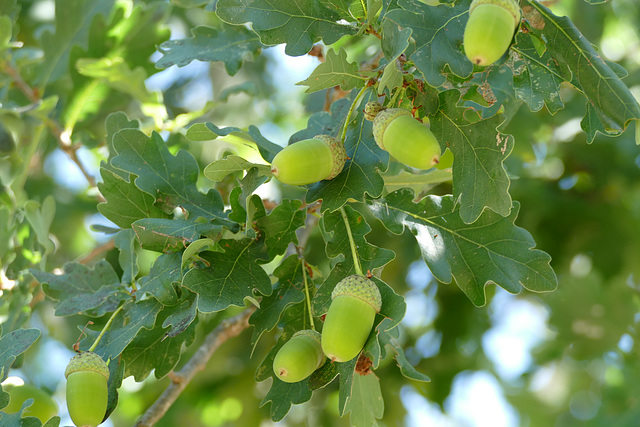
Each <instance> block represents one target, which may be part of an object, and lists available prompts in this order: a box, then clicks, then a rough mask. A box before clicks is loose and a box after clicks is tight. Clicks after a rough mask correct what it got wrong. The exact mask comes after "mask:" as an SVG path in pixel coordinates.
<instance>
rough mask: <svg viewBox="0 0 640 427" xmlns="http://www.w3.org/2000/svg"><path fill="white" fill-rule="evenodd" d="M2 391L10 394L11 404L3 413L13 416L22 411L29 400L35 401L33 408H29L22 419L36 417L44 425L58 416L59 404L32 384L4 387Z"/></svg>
mask: <svg viewBox="0 0 640 427" xmlns="http://www.w3.org/2000/svg"><path fill="white" fill-rule="evenodd" d="M2 389H3V390H4V391H6V392H7V393H9V404H8V405H7V406H5V407H4V408H3V409H2V411H4V412H6V413H8V414H12V413H15V412H18V411H19V410H20V409H22V404H23V403H24V401H25V400H27V399H33V403H32V404H31V406H28V407H27V408H26V409H25V410H24V412H23V413H22V417H23V418H24V417H36V418H38V419H39V420H40V421H41V422H42V424H44V423H46V422H47V421H48V420H49V419H50V418H52V417H55V416H56V415H58V404H57V403H56V401H55V400H53V397H51V395H50V394H49V393H47V392H46V391H44V390H40V389H39V388H37V387H34V386H32V385H30V384H24V385H12V384H8V385H3V386H2Z"/></svg>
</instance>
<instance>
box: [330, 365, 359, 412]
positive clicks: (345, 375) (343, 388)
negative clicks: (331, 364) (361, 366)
mask: <svg viewBox="0 0 640 427" xmlns="http://www.w3.org/2000/svg"><path fill="white" fill-rule="evenodd" d="M357 362H358V358H357V357H355V358H353V359H352V360H350V361H348V362H344V363H337V362H336V363H335V364H336V365H337V370H338V375H339V377H338V383H339V385H340V389H339V391H338V414H340V416H341V417H342V416H344V414H346V413H347V406H348V404H349V399H350V398H351V390H352V386H353V376H354V374H355V370H356V363H357Z"/></svg>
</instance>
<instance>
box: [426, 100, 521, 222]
mask: <svg viewBox="0 0 640 427" xmlns="http://www.w3.org/2000/svg"><path fill="white" fill-rule="evenodd" d="M459 98H460V92H458V91H457V90H455V89H452V90H448V91H446V92H441V93H440V109H439V111H438V113H437V114H436V115H435V116H433V117H432V118H431V131H432V132H433V134H434V135H435V136H436V138H437V139H438V142H439V143H440V146H441V147H442V149H443V151H444V149H445V148H447V147H448V148H449V149H450V150H451V151H452V152H453V157H454V158H455V161H454V162H453V196H454V197H455V199H456V200H459V203H460V205H461V207H460V217H461V218H462V219H463V221H464V222H466V223H472V222H474V221H476V220H477V219H478V218H479V217H480V215H481V214H482V212H483V211H484V210H485V208H489V209H491V210H493V211H494V212H497V213H499V214H500V215H502V216H507V215H509V211H510V209H511V196H510V195H509V178H508V176H507V172H506V171H505V169H504V166H503V162H504V159H505V158H506V157H507V156H508V155H509V154H510V153H511V150H512V148H513V138H512V137H511V135H503V134H501V133H500V132H499V131H498V130H497V128H498V127H499V126H500V125H501V124H502V122H503V121H504V120H505V118H504V117H503V116H502V115H495V116H493V117H490V118H488V119H484V120H480V121H477V122H474V123H472V122H469V121H468V120H467V119H466V118H465V116H464V113H465V108H462V107H459V106H458V105H457V104H458V101H459Z"/></svg>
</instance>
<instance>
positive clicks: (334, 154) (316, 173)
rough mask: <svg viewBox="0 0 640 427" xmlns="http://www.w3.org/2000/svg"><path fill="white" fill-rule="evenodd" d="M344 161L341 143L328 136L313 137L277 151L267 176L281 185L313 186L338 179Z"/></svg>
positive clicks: (345, 157)
mask: <svg viewBox="0 0 640 427" xmlns="http://www.w3.org/2000/svg"><path fill="white" fill-rule="evenodd" d="M346 161H347V151H346V150H345V148H344V144H342V143H341V142H340V141H338V140H337V139H335V138H332V137H330V136H328V135H316V136H314V137H313V138H311V139H305V140H303V141H298V142H296V143H293V144H291V145H288V146H286V147H285V148H283V149H282V150H281V151H280V152H278V154H276V156H275V157H274V158H273V161H272V162H271V173H273V175H274V176H275V177H276V178H278V180H279V181H280V182H282V183H284V184H291V185H306V184H313V183H314V182H318V181H322V180H323V179H333V178H335V177H336V176H338V174H339V173H340V172H342V168H343V167H344V164H345V162H346Z"/></svg>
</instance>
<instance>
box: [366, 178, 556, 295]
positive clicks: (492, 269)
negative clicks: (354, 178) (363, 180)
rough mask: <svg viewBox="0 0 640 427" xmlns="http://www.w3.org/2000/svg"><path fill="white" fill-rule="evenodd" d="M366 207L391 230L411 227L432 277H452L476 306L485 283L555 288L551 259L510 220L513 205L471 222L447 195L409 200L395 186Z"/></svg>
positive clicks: (407, 193)
mask: <svg viewBox="0 0 640 427" xmlns="http://www.w3.org/2000/svg"><path fill="white" fill-rule="evenodd" d="M369 207H370V209H371V211H372V213H373V214H374V215H375V216H376V217H378V218H379V219H380V220H381V221H382V222H383V224H384V225H385V226H386V227H387V228H388V229H389V230H390V231H391V232H393V233H396V234H401V233H402V232H403V231H404V228H405V227H407V228H408V229H409V230H411V232H412V233H413V234H414V235H415V236H416V240H417V241H418V245H419V246H420V250H421V252H422V257H423V259H424V261H425V262H426V263H427V266H428V267H429V269H430V270H431V272H432V273H433V276H434V277H435V278H436V279H438V280H439V281H440V282H443V283H451V282H452V281H454V280H455V282H456V284H457V285H458V287H459V288H460V289H461V290H462V291H463V292H464V293H465V294H466V295H467V297H468V298H469V299H470V300H471V302H472V303H473V304H475V305H476V306H482V305H484V304H485V302H486V295H485V286H486V285H487V284H489V283H494V284H497V285H498V286H501V287H502V288H504V289H505V290H507V291H509V292H511V293H519V292H520V291H521V290H522V288H523V287H524V288H526V289H528V290H530V291H534V292H546V291H552V290H554V289H556V287H557V286H558V279H557V277H556V275H555V273H554V271H553V269H552V268H551V266H550V265H549V262H550V261H551V257H550V256H549V255H548V254H546V253H545V252H543V251H541V250H538V249H532V248H533V247H534V246H535V242H534V240H533V238H532V237H531V235H530V234H529V233H528V232H527V231H526V230H524V229H522V228H520V227H517V226H515V224H514V223H515V220H516V218H517V216H518V211H519V210H520V205H519V204H518V203H514V205H513V208H512V209H511V213H510V215H509V216H508V217H502V216H500V215H498V214H496V213H494V212H491V211H485V212H484V213H483V214H482V215H481V216H480V217H479V218H478V220H477V221H476V222H474V223H472V224H468V223H465V222H464V221H463V220H462V219H461V217H460V207H459V206H458V205H456V204H455V200H454V198H453V197H452V196H445V197H438V196H427V197H425V198H424V199H422V200H421V201H420V202H418V203H414V202H413V193H412V192H411V191H409V190H398V191H396V192H394V193H391V194H389V195H388V196H386V197H384V198H381V199H379V200H371V201H370V202H369Z"/></svg>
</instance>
